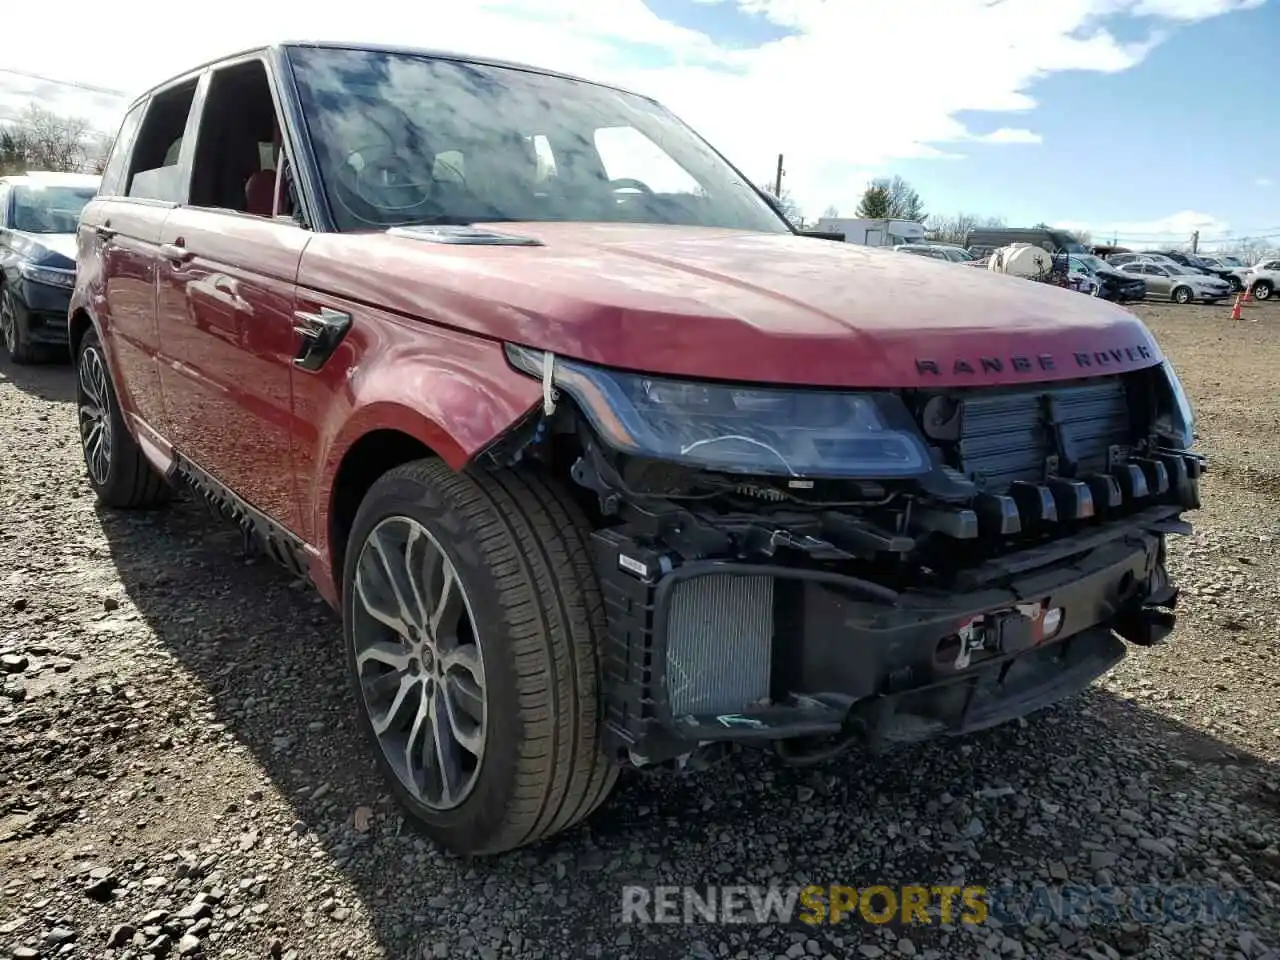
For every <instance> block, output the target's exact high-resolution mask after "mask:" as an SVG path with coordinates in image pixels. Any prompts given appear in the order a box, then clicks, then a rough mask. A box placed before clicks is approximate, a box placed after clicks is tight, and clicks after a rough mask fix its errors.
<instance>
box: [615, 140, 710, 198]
mask: <svg viewBox="0 0 1280 960" xmlns="http://www.w3.org/2000/svg"><path fill="white" fill-rule="evenodd" d="M595 146H596V152H597V153H598V154H599V155H600V162H601V163H602V164H603V165H604V172H605V176H607V177H608V178H609V179H610V180H611V181H615V182H617V181H623V180H636V181H639V183H641V184H644V185H645V186H647V187H648V188H649V189H651V190H652V191H654V192H655V193H667V194H681V193H685V194H692V195H695V196H696V195H697V193H698V181H697V180H695V179H693V177H691V176H689V172H688V171H687V170H685V169H684V168H683V167H681V166H680V164H678V163H676V162H675V161H674V160H673V159H671V155H670V154H669V153H666V152H665V151H664V150H663V149H662V148H661V147H660V146H658V145H657V144H656V143H654V142H653V141H652V140H650V139H649V138H648V137H646V136H645V135H644V134H643V133H641V132H640V131H639V130H637V129H636V128H635V127H632V126H622V127H601V128H600V129H599V130H597V131H596V132H595ZM623 189H627V188H626V187H624V188H623ZM631 189H633V190H637V189H639V187H631Z"/></svg>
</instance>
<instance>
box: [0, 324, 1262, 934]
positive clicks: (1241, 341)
mask: <svg viewBox="0 0 1280 960" xmlns="http://www.w3.org/2000/svg"><path fill="white" fill-rule="evenodd" d="M1138 312H1139V313H1140V314H1141V315H1142V316H1143V317H1144V319H1146V320H1147V321H1148V322H1149V323H1150V325H1151V326H1152V328H1153V329H1154V330H1155V332H1156V334H1157V336H1158V337H1159V339H1160V340H1161V343H1162V344H1163V346H1164V348H1165V350H1166V352H1168V353H1169V354H1170V355H1171V356H1172V357H1173V358H1174V360H1175V362H1176V363H1177V365H1178V368H1179V370H1180V372H1181V374H1182V376H1183V378H1184V381H1185V382H1186V384H1187V386H1188V389H1189V390H1190V392H1191V393H1192V394H1193V396H1194V398H1195V400H1196V401H1197V403H1198V407H1199V412H1200V415H1201V418H1202V419H1201V434H1202V436H1203V439H1204V445H1205V448H1206V450H1207V451H1208V452H1209V453H1210V455H1211V456H1212V457H1213V459H1214V466H1213V472H1212V473H1210V474H1209V475H1208V478H1207V479H1206V482H1205V484H1204V497H1205V501H1206V509H1205V510H1203V511H1201V512H1200V513H1199V514H1197V515H1195V516H1194V517H1193V519H1194V520H1195V521H1196V524H1197V530H1196V533H1195V535H1194V536H1192V537H1190V538H1185V539H1179V540H1175V543H1174V546H1173V550H1174V553H1173V560H1172V564H1173V567H1174V572H1175V575H1176V576H1177V577H1178V578H1179V580H1180V582H1181V583H1182V584H1183V585H1184V586H1185V588H1186V592H1185V594H1184V597H1185V608H1184V609H1183V610H1182V617H1181V619H1180V624H1179V628H1178V630H1177V633H1176V635H1175V637H1174V639H1173V641H1172V642H1171V643H1170V644H1169V645H1168V646H1166V647H1164V648H1160V649H1157V650H1153V651H1141V650H1137V651H1135V652H1134V654H1133V655H1132V656H1131V657H1130V659H1129V660H1128V661H1127V662H1126V663H1125V664H1123V665H1122V666H1121V667H1120V668H1118V669H1117V670H1116V671H1115V672H1114V673H1113V674H1111V675H1110V676H1108V677H1107V678H1105V679H1104V680H1103V681H1102V682H1100V683H1099V684H1097V685H1095V687H1094V688H1092V689H1091V690H1090V691H1088V692H1087V693H1086V694H1084V695H1082V696H1081V697H1079V698H1076V699H1075V700H1073V701H1070V702H1068V703H1065V704H1062V705H1060V706H1058V707H1056V708H1054V709H1051V710H1048V711H1045V712H1043V713H1041V714H1038V715H1036V716H1034V717H1033V718H1031V719H1030V720H1029V721H1027V722H1023V723H1018V724H1014V725H1010V726H1007V727H1004V728H1000V729H997V730H993V731H990V732H987V733H984V734H981V735H977V736H973V737H969V738H965V739H962V740H959V741H950V742H946V743H942V744H933V745H927V746H924V747H919V748H912V749H910V750H906V751H904V752H902V753H899V754H897V755H892V756H890V757H888V758H885V759H881V760H875V761H869V760H867V759H865V758H861V757H858V756H847V757H845V758H842V759H840V760H836V761H833V762H831V763H829V764H827V765H825V766H822V767H819V768H815V769H810V770H797V769H793V768H785V767H781V766H778V765H777V764H776V763H775V762H773V761H772V760H770V759H768V758H765V757H756V758H744V759H743V760H742V761H741V762H735V763H733V764H731V765H726V766H723V767H720V768H717V769H715V770H713V771H710V772H707V773H705V774H703V775H701V776H700V777H697V778H692V779H674V778H661V777H640V776H628V777H625V778H624V780H623V781H622V783H621V784H620V786H619V789H618V791H617V793H616V794H615V796H614V798H613V800H612V801H611V802H610V803H608V804H607V805H606V807H605V808H603V809H602V810H601V811H600V812H599V814H598V815H597V816H595V817H594V818H593V819H592V821H591V822H590V823H589V824H587V825H586V826H584V827H582V828H579V829H577V830H575V831H573V832H572V833H570V834H568V835H566V836H563V837H561V838H558V839H557V840H555V841H553V842H551V843H549V844H546V845H543V846H541V847H538V848H535V849H532V850H528V851H523V852H518V853H516V854H512V855H509V856H506V857H502V858H498V859H494V860H488V861H479V862H467V861H464V860H460V859H455V858H452V857H448V856H443V855H441V854H440V853H439V852H437V851H436V850H435V849H434V848H433V847H431V846H430V845H428V844H427V843H426V842H424V841H423V840H422V839H420V838H419V837H417V836H416V835H415V834H414V833H413V831H412V830H411V829H410V828H409V827H408V825H407V824H405V823H404V822H403V821H402V819H401V818H400V816H399V814H398V812H397V810H396V808H395V807H394V805H393V804H392V803H391V802H390V799H389V797H388V796H387V795H386V794H384V793H383V792H382V790H381V784H380V782H379V780H378V778H377V777H376V775H375V772H374V768H373V766H372V764H371V762H370V761H369V759H368V758H367V755H366V752H365V749H364V747H363V745H362V744H361V743H359V742H358V740H357V738H356V736H355V735H354V733H353V727H352V723H351V706H350V703H349V700H348V692H347V686H346V682H345V678H344V676H343V672H342V668H341V666H340V661H341V658H340V650H339V640H340V630H339V627H338V624H337V621H336V619H335V618H334V616H333V615H332V614H331V613H330V612H329V610H328V608H327V607H325V606H323V605H322V604H321V603H320V602H318V601H317V600H316V599H314V598H313V596H312V594H311V593H310V592H309V590H308V589H307V588H305V586H304V585H303V584H302V583H300V582H296V581H291V580H290V579H289V577H288V576H286V575H284V574H282V573H280V572H278V571H277V570H276V569H274V568H272V567H270V566H269V565H267V564H266V563H265V562H250V561H246V560H245V559H244V557H243V555H242V554H241V553H240V552H239V543H238V537H237V534H236V533H235V532H234V531H232V530H229V529H228V528H226V527H224V526H222V525H221V524H220V523H218V522H217V521H215V520H213V519H210V518H208V516H207V514H205V513H204V512H203V511H202V508H201V507H200V506H199V505H197V504H195V503H180V504H178V505H176V506H174V507H173V508H172V509H170V510H168V511H165V512H160V513H154V514H142V515H138V514H134V515H112V514H104V513H101V512H99V511H98V510H96V509H95V506H94V502H93V497H92V495H91V493H90V491H89V489H88V487H87V485H86V483H85V481H84V479H83V476H84V470H83V466H82V462H81V460H80V455H79V446H78V443H77V439H76V435H75V426H74V419H73V406H72V396H73V393H72V377H71V373H70V371H69V370H68V369H67V368H66V367H62V366H57V365H54V366H46V367H39V368H13V367H8V366H3V365H0V450H2V451H3V452H4V456H3V457H2V458H0V516H3V517H4V522H3V525H2V526H0V657H2V659H0V683H2V684H3V687H2V690H0V957H3V956H5V955H6V953H5V951H10V952H11V953H12V955H13V956H14V957H20V958H33V957H46V958H47V957H54V956H68V957H118V958H125V957H135V958H136V957H144V956H148V955H150V956H155V957H161V956H164V955H168V956H198V955H203V956H206V957H228V958H230V957H277V958H284V957H289V958H302V957H318V958H320V957H323V958H332V957H344V958H367V957H390V958H427V957H481V958H498V957H502V958H514V957H528V958H539V957H546V958H549V957H573V958H580V957H608V958H628V957H631V958H660V957H676V958H684V957H695V958H706V957H743V958H772V957H792V958H794V957H802V956H813V957H831V958H843V957H866V958H875V957H882V956H883V957H894V956H917V957H947V958H950V957H1013V958H1017V957H1061V958H1067V957H1071V958H1078V957H1083V958H1090V960H1097V958H1109V960H1116V958H1118V957H1121V956H1136V957H1167V958H1190V957H1222V958H1228V957H1229V958H1248V960H1255V958H1259V957H1275V956H1276V953H1275V952H1274V948H1275V947H1276V946H1280V828H1278V825H1277V821H1278V820H1280V817H1278V816H1277V813H1278V811H1280V779H1278V775H1277V768H1276V759H1277V755H1280V714H1278V712H1277V709H1276V707H1277V703H1280V609H1278V607H1277V600H1280V572H1278V571H1280V555H1278V554H1280V551H1278V550H1277V537H1278V536H1280V528H1278V524H1277V520H1278V519H1280V514H1278V512H1277V505H1278V503H1280V466H1278V465H1280V394H1277V391H1276V389H1275V370H1276V369H1277V368H1280V308H1278V307H1275V306H1271V305H1259V306H1255V307H1253V308H1250V310H1249V311H1248V312H1247V313H1246V318H1247V319H1253V318H1259V319H1260V320H1261V322H1260V323H1257V324H1254V323H1246V324H1237V325H1232V324H1231V323H1230V322H1229V321H1228V319H1227V318H1228V316H1229V309H1228V308H1226V307H1222V306H1218V307H1202V306H1192V307H1183V308H1177V307H1172V306H1163V305H1152V304H1146V305H1142V306H1140V307H1139V308H1138ZM744 828H745V829H744ZM771 883H774V884H781V885H792V884H807V883H817V884H831V883H841V884H851V885H863V884H869V883H886V884H889V885H899V884H913V883H921V884H925V885H936V884H949V883H950V884H956V885H961V884H971V885H973V884H976V885H985V886H992V887H994V886H997V885H999V884H1002V883H1008V884H1013V885H1014V887H1015V889H1018V890H1026V889H1029V888H1030V886H1031V885H1032V884H1036V883H1043V884H1048V885H1051V886H1053V887H1055V888H1056V887H1060V886H1061V885H1063V884H1077V885H1086V886H1087V885H1099V886H1103V887H1105V886H1109V885H1115V886H1118V887H1124V888H1128V887H1131V886H1133V885H1138V884H1153V885H1157V886H1159V887H1168V886H1170V885H1181V886H1184V887H1194V888H1200V887H1213V888H1217V889H1219V890H1222V891H1232V890H1238V891H1239V892H1240V895H1241V897H1242V898H1243V901H1242V906H1240V908H1239V911H1238V912H1237V913H1236V914H1235V915H1234V916H1229V917H1227V918H1225V919H1219V920H1218V921H1216V922H1200V923H1180V922H1176V921H1177V918H1180V917H1183V916H1185V914H1175V915H1174V917H1175V919H1172V920H1164V919H1160V918H1155V919H1158V920H1159V922H1154V921H1152V922H1142V923H1139V922H1135V921H1134V916H1135V914H1133V913H1132V912H1124V913H1122V914H1121V915H1119V916H1118V917H1117V918H1111V919H1108V918H1106V917H1099V916H1097V915H1094V916H1093V917H1092V921H1093V922H1089V921H1088V920H1087V919H1086V918H1085V917H1081V916H1077V917H1075V918H1074V919H1071V918H1064V919H1062V920H1061V921H1059V920H1055V919H1053V918H1052V917H1050V916H1043V915H1042V916H1040V917H1035V916H1032V917H1030V918H1029V919H1030V920H1031V921H1034V922H1030V923H1026V924H1011V923H1005V924H1003V925H998V924H996V923H988V924H983V925H980V926H976V927H975V926H971V925H965V924H958V923H953V924H950V925H944V924H938V923H933V924H929V925H925V924H913V925H909V926H903V925H902V924H887V925H880V926H877V925H873V924H868V923H864V922H862V921H861V920H855V921H852V922H848V923H844V924H841V925H838V926H830V925H826V926H818V927H813V926H807V925H805V924H803V923H799V922H792V923H790V924H782V923H774V924H754V923H753V924H749V925H740V926H726V925H712V924H708V923H695V924H693V925H656V926H635V925H625V926H624V925H623V924H622V923H621V922H620V905H621V897H622V887H623V885H624V884H644V885H648V886H652V885H658V884H663V885H677V884H678V885H692V886H695V887H698V888H705V887H706V886H707V885H721V884H762V885H763V884H771ZM1007 919H1008V918H1007Z"/></svg>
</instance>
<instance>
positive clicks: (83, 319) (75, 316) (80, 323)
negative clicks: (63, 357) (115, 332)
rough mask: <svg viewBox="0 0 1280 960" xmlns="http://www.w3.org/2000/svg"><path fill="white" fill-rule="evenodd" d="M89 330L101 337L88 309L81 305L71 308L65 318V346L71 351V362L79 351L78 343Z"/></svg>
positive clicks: (100, 332)
mask: <svg viewBox="0 0 1280 960" xmlns="http://www.w3.org/2000/svg"><path fill="white" fill-rule="evenodd" d="M90 330H93V331H95V332H96V333H97V334H98V339H99V340H101V339H102V331H101V330H99V329H98V325H97V323H96V322H95V321H94V319H93V317H92V316H91V315H90V314H89V311H88V310H87V309H86V308H85V307H83V306H81V307H75V308H73V309H72V311H71V315H70V316H69V317H68V318H67V348H68V349H69V351H70V352H71V359H72V362H73V363H74V362H75V358H76V355H77V354H79V352H80V343H81V341H82V340H84V335H85V334H86V333H88V332H89V331H90ZM104 349H105V345H104Z"/></svg>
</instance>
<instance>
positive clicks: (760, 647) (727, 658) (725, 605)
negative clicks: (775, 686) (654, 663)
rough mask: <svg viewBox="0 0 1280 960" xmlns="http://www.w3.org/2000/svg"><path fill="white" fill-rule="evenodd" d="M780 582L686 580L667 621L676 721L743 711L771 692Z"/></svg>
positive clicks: (673, 597)
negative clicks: (776, 588)
mask: <svg viewBox="0 0 1280 960" xmlns="http://www.w3.org/2000/svg"><path fill="white" fill-rule="evenodd" d="M773 582H774V581H773V577H754V576H751V577H745V576H732V575H727V574H725V575H714V574H712V575H705V576H699V577H692V578H690V579H687V580H680V581H678V582H677V583H675V584H674V585H673V587H672V591H671V606H670V607H669V610H670V613H669V614H668V620H667V663H666V670H667V698H668V700H669V702H670V705H671V713H672V715H673V716H677V717H680V716H686V715H694V716H717V715H722V714H735V713H741V712H742V711H743V710H746V709H748V708H749V707H750V706H752V705H753V704H756V703H758V702H759V701H761V700H763V699H764V698H765V697H767V696H768V695H769V678H770V665H771V658H772V647H773Z"/></svg>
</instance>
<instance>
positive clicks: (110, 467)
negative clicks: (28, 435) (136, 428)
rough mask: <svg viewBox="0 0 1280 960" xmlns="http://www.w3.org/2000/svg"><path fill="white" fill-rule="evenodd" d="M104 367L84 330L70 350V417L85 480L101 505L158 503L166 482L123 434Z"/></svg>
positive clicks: (98, 346)
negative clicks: (72, 396)
mask: <svg viewBox="0 0 1280 960" xmlns="http://www.w3.org/2000/svg"><path fill="white" fill-rule="evenodd" d="M109 371H110V368H109V367H108V366H107V358H106V354H105V352H104V351H103V349H102V341H101V340H99V339H98V335H97V333H95V332H94V331H93V330H90V331H89V332H88V333H86V334H85V335H84V339H83V340H81V341H80V348H79V350H78V351H77V353H76V416H77V420H78V421H79V424H80V446H81V449H82V450H83V451H84V462H85V468H86V470H87V471H88V475H89V485H90V486H91V487H93V492H94V493H95V494H97V496H98V501H99V502H100V503H102V504H103V505H104V506H108V507H116V508H120V509H126V510H132V509H142V508H147V507H155V506H159V505H160V504H162V503H165V502H166V501H167V500H168V499H169V493H170V490H169V486H168V484H166V483H165V481H164V478H163V477H161V476H160V474H158V473H157V472H156V471H155V468H154V467H152V466H151V463H150V462H149V461H148V460H147V458H146V457H145V456H143V454H142V451H141V450H140V449H139V448H138V444H137V442H136V441H135V440H134V439H133V437H132V436H131V435H130V434H129V430H128V428H127V427H126V426H125V423H124V418H123V417H122V416H121V414H120V403H119V401H118V400H117V398H116V392H115V388H114V387H113V386H112V383H111V374H110V372H109Z"/></svg>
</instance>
